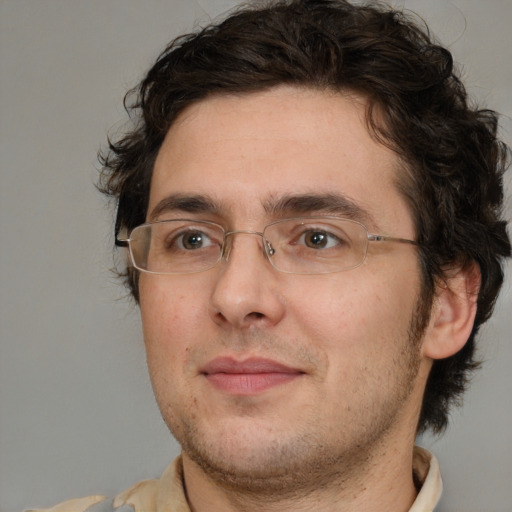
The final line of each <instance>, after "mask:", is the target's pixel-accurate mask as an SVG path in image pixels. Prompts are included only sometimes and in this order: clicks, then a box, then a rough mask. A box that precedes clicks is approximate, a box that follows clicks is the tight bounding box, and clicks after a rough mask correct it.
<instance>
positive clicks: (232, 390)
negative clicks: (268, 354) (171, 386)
mask: <svg viewBox="0 0 512 512" xmlns="http://www.w3.org/2000/svg"><path fill="white" fill-rule="evenodd" d="M201 373H202V374H203V375H204V376H205V377H206V379H207V380H208V382H209V383H210V384H211V385H212V386H213V387H215V388H216V389H218V390H220V391H223V392H225V393H228V394H233V395H255V394H257V393H261V392H263V391H266V390H268V389H270V388H273V387H276V386H281V385H283V384H286V383H288V382H291V381H293V380H295V379H297V378H299V377H300V376H301V375H303V374H304V372H303V371H301V370H299V369H297V368H293V367H290V366H287V365H285V364H282V363H279V362H277V361H273V360H271V359H264V358H257V357H252V358H249V359H245V360H241V361H240V360H236V359H234V358H232V357H219V358H216V359H214V360H212V361H210V362H209V363H208V364H206V365H205V366H204V367H203V368H202V369H201Z"/></svg>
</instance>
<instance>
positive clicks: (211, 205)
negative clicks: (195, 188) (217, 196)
mask: <svg viewBox="0 0 512 512" xmlns="http://www.w3.org/2000/svg"><path fill="white" fill-rule="evenodd" d="M176 211H181V212H184V213H213V214H219V212H220V207H219V205H218V204H217V203H216V202H215V201H214V200H212V199H211V198H209V197H207V196H204V195H196V194H171V195H170V196H167V197H164V199H162V200H161V201H160V202H159V203H158V204H157V205H156V206H155V207H154V208H153V209H152V210H151V213H150V215H149V216H148V219H149V220H150V221H153V220H156V219H157V218H158V217H159V216H160V215H162V214H164V213H169V212H176Z"/></svg>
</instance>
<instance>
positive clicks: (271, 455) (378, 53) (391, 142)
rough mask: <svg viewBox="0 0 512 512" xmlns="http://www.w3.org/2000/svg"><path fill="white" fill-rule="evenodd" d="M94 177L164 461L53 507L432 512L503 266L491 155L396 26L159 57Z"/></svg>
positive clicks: (309, 7) (264, 13) (303, 34)
mask: <svg viewBox="0 0 512 512" xmlns="http://www.w3.org/2000/svg"><path fill="white" fill-rule="evenodd" d="M134 97H135V99H134V100H133V101H132V102H131V103H128V106H129V109H130V111H131V112H132V115H135V116H136V117H135V118H136V119H137V122H136V123H135V125H134V127H133V129H132V130H131V131H130V132H129V133H128V134H126V135H125V136H124V137H123V138H122V139H120V140H118V141H115V142H113V143H112V144H111V147H110V152H109V153H108V154H106V155H104V157H103V163H104V174H103V181H102V186H103V189H104V190H105V192H106V193H107V194H110V195H112V196H114V197H115V198H117V200H118V210H117V222H116V237H117V241H118V245H120V246H127V247H129V251H130V264H129V266H128V268H127V273H126V278H127V283H128V285H129V287H130V289H131V291H132V293H133V296H134V298H135V300H136V301H137V302H138V303H139V305H140V309H141V315H142V322H143V328H144V339H145V345H146V350H147V358H148V365H149V369H150V374H151V379H152V383H153V388H154V391H155V395H156V399H157V402H158V404H159V406H160V410H161V412H162V416H163V418H164V420H165V422H166V423H167V425H168V427H169V429H170V430H171V431H172V433H173V435H174V436H175V437H176V439H177V440H178V441H179V443H180V444H181V446H182V449H183V453H182V456H181V457H180V458H178V459H177V460H176V461H174V462H173V463H172V464H171V466H170V467H169V468H168V469H167V471H166V472H165V473H164V475H163V476H162V477H161V478H160V479H159V480H150V481H146V482H141V483H139V484H136V485H134V486H133V487H131V488H129V489H127V490H126V491H124V492H122V493H121V494H119V495H118V496H117V497H116V498H115V499H108V498H105V497H103V496H92V497H89V498H85V499H79V500H74V501H71V502H66V503H64V504H61V505H60V506H58V507H56V508H55V509H54V510H88V511H89V512H93V511H100V510H101V511H106V510H112V509H113V508H116V509H118V510H123V511H124V510H136V511H142V510H144V511H146V510H158V511H164V510H165V511H177V512H182V511H197V512H202V511H212V512H215V511H240V510H244V511H252V510H269V511H272V510H279V511H288V510H315V511H337V510H358V511H359V510H371V511H373V510H378V511H388V510H389V511H407V510H409V511H416V512H417V511H427V510H433V509H434V507H435V505H436V503H437V501H438V498H439V495H440V492H441V482H440V475H439V471H438V468H437V463H436V461H435V458H434V457H433V456H431V455H430V454H429V453H427V452H426V451H424V450H422V449H419V448H414V440H415V437H416V435H417V433H418V432H422V431H424V430H426V429H432V430H433V431H435V432H440V431H442V430H443V429H444V428H445V427H446V424H447V413H448V410H449V408H450V406H451V405H452V404H453V403H454V402H456V400H457V398H459V397H460V396H461V394H462V393H463V391H464V389H465V387H466V384H467V381H468V378H469V376H470V373H471V370H472V369H474V367H475V366H476V361H475V359H474V350H475V335H476V333H477V331H478V328H479V326H480V325H481V324H482V323H483V322H484V321H485V320H487V319H488V318H489V316H490V314H491V312H492V307H493V304H494V302H495V300H496V297H497V294H498V291H499V288H500V286H501V283H502V280H503V273H502V266H501V265H502V261H503V259H504V258H505V257H507V256H510V252H511V247H510V241H509V239H508V237H507V233H506V226H505V223H504V221H503V220H501V219H500V215H499V214H500V208H501V205H502V195H503V193H502V184H501V179H502V174H503V171H504V168H505V164H506V155H507V150H506V148H505V147H504V146H503V145H502V144H501V143H500V142H499V141H498V140H497V139H496V115H495V114H494V113H492V112H489V111H479V110H472V109H471V108H470V107H469V106H468V101H467V98H466V93H465V91H464V88H463V86H462V84H461V83H460V80H459V78H458V77H457V76H456V75H455V74H454V72H453V69H452V61H451V56H450V54H449V53H448V51H447V50H445V49H443V48H440V47H438V46H436V45H435V44H433V43H432V42H431V41H430V39H429V37H428V36H427V35H426V34H425V33H423V32H422V31H421V30H420V29H419V28H417V27H416V26H415V25H414V24H413V22H411V21H410V20H408V19H407V18H405V17H404V16H402V15H400V14H398V13H393V12H390V11H387V10H385V9H383V8H380V7H378V6H377V5H376V4H375V5H373V4H372V7H355V6H353V5H351V4H348V3H346V2H344V1H338V0H336V1H335V0H333V1H329V0H311V1H304V0H303V1H289V2H274V3H272V4H269V5H268V6H264V7H255V8H246V9H245V10H241V11H239V12H238V13H235V14H233V15H232V16H231V17H229V18H228V19H227V20H226V21H225V22H223V23H221V24H219V25H213V26H211V27H208V28H207V29H205V30H203V31H201V32H200V33H198V34H194V35H190V36H185V37H183V38H179V39H178V40H176V41H175V42H173V43H172V44H171V45H170V46H169V47H168V48H167V49H166V50H165V51H164V52H163V53H162V55H161V56H160V57H159V59H158V61H157V62H156V64H155V65H154V66H153V68H152V69H151V70H150V71H149V73H148V74H147V76H146V78H145V79H144V81H143V82H142V83H141V85H140V87H139V88H138V90H137V91H135V96H134Z"/></svg>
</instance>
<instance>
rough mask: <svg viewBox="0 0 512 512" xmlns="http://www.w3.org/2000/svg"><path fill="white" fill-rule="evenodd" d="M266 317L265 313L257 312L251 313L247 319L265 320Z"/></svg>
mask: <svg viewBox="0 0 512 512" xmlns="http://www.w3.org/2000/svg"><path fill="white" fill-rule="evenodd" d="M264 316H265V315H264V314H263V313H258V312H257V311H254V312H253V313H249V314H248V315H247V317H249V318H263V317H264Z"/></svg>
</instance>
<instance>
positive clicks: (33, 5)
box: [0, 0, 512, 512]
mask: <svg viewBox="0 0 512 512" xmlns="http://www.w3.org/2000/svg"><path fill="white" fill-rule="evenodd" d="M236 3H237V2H236V1H235V0H231V1H228V0H202V1H190V0H145V1H142V0H0V179H1V183H0V185H1V203H0V223H1V233H0V254H1V260H0V272H1V274H0V283H1V284H0V286H1V297H0V330H1V332H0V334H1V345H0V351H1V353H0V407H1V409H0V510H2V511H4V512H14V511H16V510H21V509H23V508H26V507H29V506H36V505H37V506H49V505H51V504H54V503H56V502H58V501H61V500H64V499H67V498H70V497H77V496H82V495H87V494H93V493H101V494H107V495H113V494H115V493H116V492H118V491H120V490H122V489H123V488H125V487H126V486H128V485H130V484H131V483H133V482H134V481H136V480H138V479H142V478H149V477H154V476H157V475H159V473H160V472H161V471H162V470H163V469H164V467H165V466H166V465H167V464H168V462H169V461H170V459H171V458H172V457H173V456H174V454H176V453H177V450H178V448H177V446H176V444H175V443H174V441H173V440H172V439H171V438H170V436H169V435H168V433H167V431H166V429H165V427H164V425H163V422H162V420H161V419H160V416H159V413H158V411H157V408H156V406H155V403H154V399H153V397H152V393H151V388H150V383H149V378H148V376H147V372H146V369H145V362H144V353H143V346H142V341H141V334H140V326H139V322H138V318H137V310H136V308H135V307H134V306H133V305H131V303H130V302H129V300H127V299H126V298H124V295H125V291H124V290H123V288H121V287H120V286H119V285H118V284H117V283H116V280H115V278H114V277H113V276H112V274H111V273H110V272H109V268H110V267H111V266H112V265H113V257H112V253H111V246H112V236H111V228H112V221H111V212H110V210H109V209H108V207H107V205H106V203H105V200H104V199H103V198H102V197H101V196H100V195H99V193H98V192H96V191H95V189H94V187H93V183H94V181H95V179H96V175H97V167H98V164H97V163H96V151H97V150H98V148H99V146H100V144H103V143H104V141H105V139H106V133H107V131H108V130H110V129H111V128H112V127H114V128H116V127H119V126H121V122H122V121H123V120H124V112H123V109H122V104H121V98H122V96H123V94H124V92H125V91H126V89H127V88H128V87H130V86H132V85H134V84H135V83H136V81H137V79H138V78H140V76H141V75H142V73H143V71H144V70H145V69H146V68H147V67H148V66H149V65H150V63H151V62H152V61H153V59H154V58H155V57H156V55H157V53H158V52H159V51H160V50H161V49H162V48H163V46H164V45H165V44H166V43H167V42H168V41H169V40H170V39H171V37H173V36H175V35H178V34H179V33H182V32H184V31H188V30H190V29H191V28H192V27H193V26H194V24H197V23H204V22H205V21H206V20H208V18H209V17H214V16H217V15H218V14H219V13H222V12H224V11H225V10H226V9H228V8H230V7H231V6H233V5H235V4H236ZM391 3H393V4H394V5H398V6H403V5H404V4H405V6H406V7H408V8H411V9H413V10H415V11H416V12H418V13H419V14H421V15H422V16H423V17H424V18H425V19H426V20H427V21H428V22H429V23H430V24H431V27H432V28H433V29H434V32H436V33H437V34H438V36H439V37H440V38H441V40H442V41H443V42H444V43H445V44H446V45H448V46H449V47H450V48H451V50H452V51H453V52H454V54H455V56H456V58H457V59H458V60H460V61H462V62H463V63H464V67H463V73H464V76H465V77H466V79H467V83H468V85H469V88H470V90H471V91H472V92H473V94H474V95H475V96H476V97H478V98H479V100H480V101H483V102H484V103H486V104H488V105H490V106H492V107H493V108H495V109H497V110H499V111H501V112H503V113H504V114H505V115H507V116H509V117H508V118H505V119H504V122H503V127H504V128H503V136H504V138H505V139H506V140H507V141H508V143H509V144H510V141H511V133H512V124H511V121H510V115H511V112H512V100H511V98H512V95H511V93H510V91H511V83H512V73H511V62H512V37H511V33H512V31H511V28H510V25H511V23H512V2H511V1H510V0H490V1H489V0H488V1H482V0H453V1H447V0H430V1H427V0H424V1H421V0H414V1H413V0H397V1H395V2H391ZM508 182H509V185H508V187H509V192H508V194H509V199H508V206H507V216H508V217H509V218H510V217H512V215H511V212H512V208H511V199H510V196H511V195H512V194H511V191H510V190H511V187H510V182H511V176H509V177H508ZM508 275H509V277H508V281H507V283H506V285H505V288H504V292H503V295H502V297H501V299H500V301H499V303H498V307H497V311H496V314H495V317H494V320H493V321H492V322H491V324H490V325H489V326H487V327H486V328H485V330H484V332H483V337H482V343H481V345H482V357H483V358H484V359H486V360H487V362H486V364H485V367H484V369H483V370H482V371H481V373H479V374H478V376H476V377H475V379H474V385H473V387H472V389H471V391H470V393H468V395H467V396H466V400H465V406H464V408H463V409H462V410H460V411H458V412H456V413H454V415H453V421H452V426H451V428H450V429H449V431H448V432H447V434H446V435H445V436H444V438H442V439H441V440H438V441H435V440H433V439H431V438H426V439H424V440H423V444H424V445H426V446H428V447H431V448H432V449H433V450H434V451H435V453H436V454H437V456H438V458H439V459H440V462H441V468H442V470H443V476H444V481H445V489H446V491H445V497H444V498H443V501H442V506H441V508H440V510H441V511H444V512H447V511H450V512H455V511H460V512H462V511H464V512H482V511H485V512H493V511H495V512H498V511H511V510H512V505H511V503H512V477H511V473H512V471H511V470H512V442H511V432H512V399H511V392H512V377H511V371H510V368H511V363H512V346H511V343H510V339H509V338H510V332H511V328H512V323H511V316H512V315H511V312H512V292H511V278H510V275H511V267H510V266H509V268H508Z"/></svg>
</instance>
